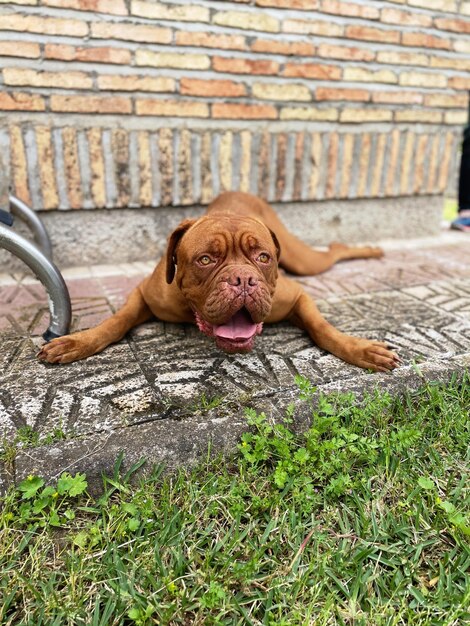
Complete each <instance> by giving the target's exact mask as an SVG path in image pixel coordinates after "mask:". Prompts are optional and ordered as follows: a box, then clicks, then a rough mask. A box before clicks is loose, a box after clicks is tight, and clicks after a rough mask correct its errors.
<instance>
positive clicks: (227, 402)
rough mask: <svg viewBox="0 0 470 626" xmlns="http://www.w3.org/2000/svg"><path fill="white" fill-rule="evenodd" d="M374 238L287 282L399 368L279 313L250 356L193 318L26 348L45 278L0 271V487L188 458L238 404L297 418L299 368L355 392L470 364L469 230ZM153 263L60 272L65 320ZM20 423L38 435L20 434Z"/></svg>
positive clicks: (85, 319)
mask: <svg viewBox="0 0 470 626" xmlns="http://www.w3.org/2000/svg"><path fill="white" fill-rule="evenodd" d="M384 247H385V248H386V252H387V253H386V255H385V257H384V258H383V259H380V260H371V261H361V260H358V261H350V262H347V263H341V264H338V265H337V266H335V267H334V268H332V269H331V270H330V271H328V272H326V273H325V274H323V275H321V276H316V277H302V278H299V279H298V280H299V282H301V283H302V285H303V286H304V287H305V289H306V290H307V291H308V292H309V293H310V294H311V295H312V297H314V298H315V299H316V301H317V303H318V305H319V308H320V310H321V311H322V313H323V314H324V315H325V317H326V318H327V319H328V320H329V321H330V322H332V323H333V324H334V325H336V326H337V327H338V328H340V329H341V330H343V331H345V332H347V333H351V334H355V335H357V336H363V337H369V338H372V339H379V340H384V341H388V342H389V343H390V344H392V345H394V346H396V348H397V350H398V351H399V353H400V355H401V357H402V359H403V366H402V367H401V368H399V369H398V370H396V371H395V372H394V373H393V374H371V373H369V372H367V371H365V370H362V369H359V368H357V367H354V366H352V365H348V364H346V363H344V362H342V361H341V360H339V359H337V358H336V357H334V356H332V355H331V354H328V353H327V352H325V351H323V350H320V349H319V348H318V347H317V346H315V345H314V344H313V343H312V341H311V340H310V338H309V337H308V336H307V335H306V334H305V333H304V332H303V331H301V330H299V329H297V328H295V327H294V326H292V325H290V324H288V323H282V324H276V325H269V326H268V325H266V326H265V329H264V331H263V334H262V335H261V336H260V337H258V338H257V340H256V347H255V349H254V350H253V352H251V353H250V354H247V355H226V354H224V353H223V352H220V351H219V350H218V349H217V348H216V346H215V344H214V342H213V340H212V339H210V338H207V337H205V336H204V335H202V334H201V333H200V332H199V331H198V330H197V328H196V327H195V326H193V325H175V324H165V323H161V322H158V321H152V322H149V323H146V324H143V325H141V326H140V327H138V328H136V329H134V330H133V331H132V332H131V333H129V335H128V336H127V337H126V338H125V339H124V340H122V341H121V342H119V343H118V344H115V345H113V346H110V347H109V348H107V349H106V350H105V351H104V352H103V353H101V354H99V355H96V356H94V357H91V358H89V359H86V360H83V361H79V362H77V363H71V364H68V365H59V366H58V365H48V364H45V363H42V362H40V361H38V360H37V358H36V354H37V352H38V348H39V346H40V345H41V343H42V340H41V333H42V332H43V331H44V330H45V329H46V328H47V325H48V308H47V299H46V296H45V293H44V290H43V288H42V286H41V285H40V284H39V283H38V282H37V281H35V280H34V279H33V278H32V277H29V276H27V275H24V274H20V273H15V274H8V275H7V274H3V275H0V382H1V384H0V441H3V446H4V447H5V448H6V449H9V446H10V448H11V446H12V444H14V445H15V446H16V447H17V453H16V457H15V458H14V460H13V459H12V458H10V457H11V454H10V456H9V457H8V458H9V462H8V463H6V464H4V466H3V468H2V467H0V490H1V489H2V485H3V488H5V486H6V485H7V484H8V483H9V482H11V481H15V480H16V481H18V480H21V479H22V478H23V477H24V476H25V475H27V474H29V473H40V474H41V475H43V476H45V477H46V478H47V479H51V480H52V479H53V478H54V477H55V476H57V475H60V473H61V472H62V471H65V470H67V471H87V473H88V475H89V478H90V481H91V484H92V486H93V488H94V489H95V490H98V488H99V484H100V475H101V472H103V471H105V472H107V471H111V469H112V466H113V464H114V462H115V460H116V458H117V457H118V455H119V453H120V452H121V451H122V452H123V453H124V456H125V465H127V466H128V465H129V464H131V463H133V462H135V461H137V460H139V459H140V458H144V457H145V458H147V459H148V460H149V465H151V464H153V463H159V462H164V463H165V464H166V465H167V466H168V467H170V468H172V467H176V466H178V465H181V464H190V463H194V462H196V461H197V459H198V458H199V457H200V455H201V454H204V453H206V452H207V448H208V446H209V444H211V447H212V450H213V451H220V450H221V451H230V450H233V449H234V447H235V445H236V441H237V439H238V438H239V437H240V434H241V433H242V432H243V431H244V430H245V429H246V428H247V426H246V422H245V419H244V417H243V414H244V409H245V408H246V407H247V406H250V407H254V408H255V409H256V410H258V411H261V410H264V411H265V412H267V414H269V415H270V416H272V417H273V419H280V418H282V416H283V415H284V414H285V410H286V408H287V406H288V405H289V404H291V403H294V404H295V405H296V406H297V411H296V415H297V422H298V424H297V425H298V426H299V425H301V424H304V425H305V424H307V423H308V419H309V409H308V408H307V407H306V406H305V405H303V404H302V403H301V402H300V401H299V400H298V391H297V387H296V385H295V376H296V375H297V374H300V375H302V376H304V377H306V378H308V379H309V380H310V381H312V383H313V384H314V385H316V386H317V387H318V391H319V392H320V391H324V392H329V391H354V392H355V393H356V394H359V395H360V394H361V393H364V392H365V391H372V390H373V389H375V388H378V389H382V390H387V391H389V392H391V393H402V392H403V391H405V390H406V389H415V388H417V387H419V386H420V385H422V384H423V381H424V380H444V381H445V380H449V378H450V377H452V376H454V375H462V373H463V372H464V371H465V370H466V369H467V368H468V366H469V365H470V239H469V238H468V236H466V235H465V234H461V233H449V232H446V233H443V234H442V235H441V236H440V237H438V238H432V239H427V240H415V241H410V240H407V241H406V242H396V241H395V242H385V244H384ZM153 265H154V263H152V262H149V263H133V264H126V265H119V266H94V267H85V268H74V269H72V270H65V271H64V277H65V279H66V282H67V284H68V286H69V290H70V294H71V299H72V306H73V322H72V329H73V330H80V329H84V328H88V327H90V326H92V325H95V324H96V323H98V322H99V321H101V320H102V319H104V318H105V317H107V316H109V314H110V313H112V312H113V311H114V310H116V308H118V307H119V306H120V305H121V304H122V303H123V301H124V299H125V297H126V294H127V293H129V291H130V290H131V289H132V288H133V287H134V286H135V285H136V284H137V283H138V282H139V281H140V280H142V278H143V277H144V276H146V275H147V274H148V273H149V272H150V271H151V270H152V268H153ZM211 407H212V408H211ZM299 427H300V426H299ZM25 433H28V435H29V438H30V439H31V438H32V435H31V434H32V433H33V435H34V437H36V438H37V440H36V441H35V445H36V447H34V448H32V447H28V446H27V445H26V444H21V443H18V439H19V438H23V439H24V438H25V437H24V435H25ZM19 435H21V437H19ZM34 437H33V438H34ZM14 442H16V443H14ZM6 456H8V455H6Z"/></svg>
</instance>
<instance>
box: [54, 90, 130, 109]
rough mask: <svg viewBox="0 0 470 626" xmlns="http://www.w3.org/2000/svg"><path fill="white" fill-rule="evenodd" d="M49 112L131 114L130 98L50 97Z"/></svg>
mask: <svg viewBox="0 0 470 626" xmlns="http://www.w3.org/2000/svg"><path fill="white" fill-rule="evenodd" d="M50 105H51V111H57V112H62V113H69V112H70V113H125V114H129V113H132V102H131V99H130V98H127V97H123V96H111V97H106V96H59V95H55V94H54V95H52V96H51V99H50Z"/></svg>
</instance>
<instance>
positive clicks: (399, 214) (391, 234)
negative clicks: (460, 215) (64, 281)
mask: <svg viewBox="0 0 470 626" xmlns="http://www.w3.org/2000/svg"><path fill="white" fill-rule="evenodd" d="M274 207H275V208H276V210H277V211H278V214H279V216H280V217H281V219H282V220H283V222H284V223H285V224H286V225H287V226H288V228H290V229H291V231H292V232H294V233H295V234H296V235H297V236H299V237H300V238H302V239H303V240H304V241H307V242H308V243H310V244H311V245H316V246H323V245H326V244H328V243H329V242H331V241H333V240H336V241H343V242H345V243H355V242H376V241H379V240H381V239H394V238H396V239H407V238H412V237H428V236H432V235H436V234H437V233H438V232H439V229H440V223H441V217H442V209H443V198H442V196H411V197H402V198H383V199H376V198H374V199H371V200H331V201H322V202H296V203H288V204H285V203H283V204H280V205H276V204H275V205H274ZM203 212H204V208H202V207H185V208H159V209H109V210H96V209H94V210H93V211H79V212H74V211H48V212H42V213H40V217H41V218H42V219H43V221H44V224H45V226H46V228H47V231H48V232H49V235H50V237H51V240H52V244H53V249H54V261H55V263H56V264H57V265H58V266H59V267H61V268H64V267H74V266H83V265H92V264H103V263H105V264H109V263H125V262H132V261H147V260H150V259H157V258H158V257H159V256H160V255H161V254H162V252H163V251H164V249H165V245H166V240H167V237H168V235H169V233H170V232H171V231H172V229H173V228H175V226H176V225H177V224H178V223H179V222H180V221H181V220H183V219H185V218H187V217H194V216H197V215H200V214H202V213H203ZM15 229H17V230H18V232H22V233H23V234H27V231H26V230H25V229H24V228H23V227H22V225H21V224H19V223H18V222H17V225H15ZM0 268H1V270H0V271H18V270H23V269H25V267H24V265H23V264H22V263H21V262H20V261H19V260H18V259H16V258H14V257H13V256H12V255H11V254H9V253H7V252H5V251H3V250H0Z"/></svg>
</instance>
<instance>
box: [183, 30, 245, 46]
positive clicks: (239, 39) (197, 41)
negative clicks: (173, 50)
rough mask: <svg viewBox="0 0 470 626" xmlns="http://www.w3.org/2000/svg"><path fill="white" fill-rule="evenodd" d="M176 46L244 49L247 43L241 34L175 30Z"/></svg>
mask: <svg viewBox="0 0 470 626" xmlns="http://www.w3.org/2000/svg"><path fill="white" fill-rule="evenodd" d="M176 45H177V46H196V47H198V48H218V49H219V50H246V49H247V43H246V39H245V37H243V35H220V34H217V35H213V34H210V33H204V32H191V31H177V32H176Z"/></svg>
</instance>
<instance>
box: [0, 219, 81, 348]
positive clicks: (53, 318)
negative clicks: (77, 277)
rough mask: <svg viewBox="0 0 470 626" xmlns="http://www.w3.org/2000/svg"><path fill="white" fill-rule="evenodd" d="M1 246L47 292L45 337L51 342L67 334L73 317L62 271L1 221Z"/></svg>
mask: <svg viewBox="0 0 470 626" xmlns="http://www.w3.org/2000/svg"><path fill="white" fill-rule="evenodd" d="M46 234H47V233H46ZM0 248H5V250H8V251H9V252H12V253H13V254H15V255H16V256H17V257H19V258H20V259H21V260H22V261H24V263H26V265H27V266H28V267H29V268H30V269H31V270H32V271H33V272H34V274H35V275H36V276H37V278H38V279H39V280H40V281H41V283H42V284H43V285H44V287H45V289H46V291H47V295H48V300H49V314H50V323H49V328H48V329H47V330H46V332H45V333H44V334H43V338H44V339H45V340H46V341H50V340H51V339H54V337H61V336H62V335H66V334H68V332H69V329H70V322H71V319H72V307H71V304H70V296H69V291H68V289H67V285H66V284H65V281H64V279H63V278H62V274H61V273H60V272H59V270H58V269H57V267H56V266H55V265H54V263H52V261H50V260H49V259H48V258H47V257H46V256H45V255H44V254H43V253H42V252H41V251H40V250H39V249H38V248H37V247H36V246H35V245H34V244H33V243H31V242H30V241H28V240H27V239H25V238H24V237H21V235H18V233H15V231H13V230H12V229H11V228H9V227H7V226H4V225H3V224H0Z"/></svg>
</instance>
